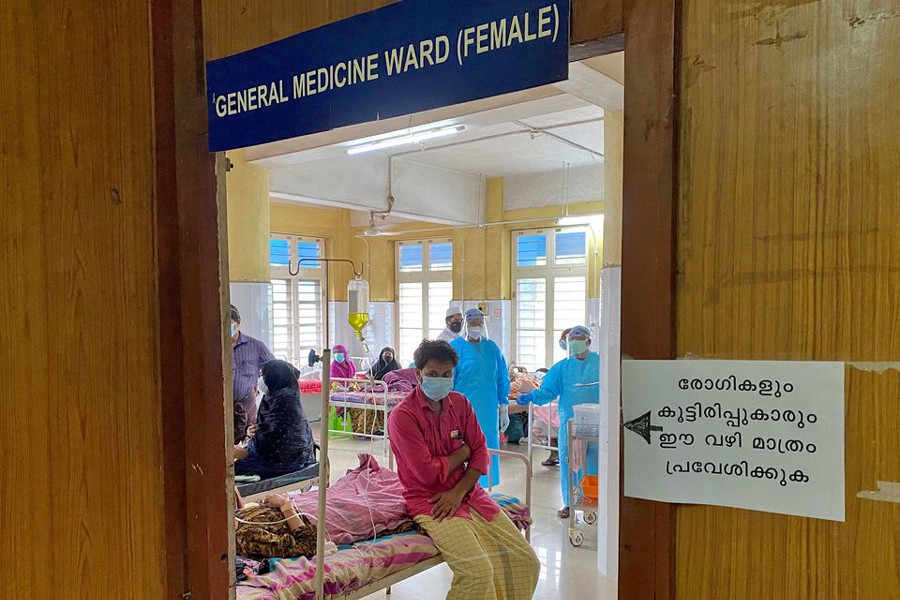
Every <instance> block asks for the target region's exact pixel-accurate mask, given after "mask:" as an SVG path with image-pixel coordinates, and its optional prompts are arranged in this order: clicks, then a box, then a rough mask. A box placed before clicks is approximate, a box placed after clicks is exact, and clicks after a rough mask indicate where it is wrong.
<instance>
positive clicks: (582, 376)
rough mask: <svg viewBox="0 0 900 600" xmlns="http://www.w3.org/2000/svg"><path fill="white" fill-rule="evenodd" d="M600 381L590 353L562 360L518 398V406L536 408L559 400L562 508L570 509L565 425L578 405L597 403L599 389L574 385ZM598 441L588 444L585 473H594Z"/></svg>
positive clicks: (596, 360)
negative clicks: (582, 358) (529, 403)
mask: <svg viewBox="0 0 900 600" xmlns="http://www.w3.org/2000/svg"><path fill="white" fill-rule="evenodd" d="M598 381H600V355H599V354H597V353H595V352H591V353H590V354H588V355H587V356H586V357H585V358H584V360H578V358H576V357H575V356H570V357H569V358H566V359H563V360H561V361H559V362H558V363H556V364H555V365H553V366H552V367H550V370H549V371H547V374H546V375H544V379H542V380H541V388H540V389H538V390H534V391H533V392H529V393H528V394H525V395H524V396H522V397H521V398H520V399H519V403H520V404H527V402H531V403H533V404H536V405H538V406H542V405H545V404H549V403H550V402H552V401H553V400H554V399H555V398H557V397H559V435H558V437H557V443H558V445H559V485H560V489H561V491H562V499H563V505H564V506H569V500H570V498H569V488H568V486H567V485H566V469H567V465H568V460H569V434H568V429H567V428H566V423H568V422H569V419H572V418H573V417H574V416H575V410H574V407H575V406H576V405H578V404H599V403H600V386H598V385H592V386H589V387H575V384H576V383H582V384H583V383H596V382H598ZM598 450H599V448H598V442H589V443H588V445H587V458H586V460H585V462H586V466H587V472H588V473H589V474H591V475H596V474H597V466H598V455H597V453H598ZM582 475H583V474H582V472H581V471H578V472H577V473H574V474H573V479H574V481H573V484H574V485H578V484H579V483H580V482H581V477H582Z"/></svg>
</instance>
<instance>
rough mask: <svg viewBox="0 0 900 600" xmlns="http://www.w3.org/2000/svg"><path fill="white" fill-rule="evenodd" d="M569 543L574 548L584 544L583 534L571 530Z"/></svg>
mask: <svg viewBox="0 0 900 600" xmlns="http://www.w3.org/2000/svg"><path fill="white" fill-rule="evenodd" d="M569 543H570V544H572V545H573V546H575V547H576V548H577V547H578V546H580V545H581V544H583V543H584V534H583V533H581V532H580V531H578V530H573V531H570V532H569Z"/></svg>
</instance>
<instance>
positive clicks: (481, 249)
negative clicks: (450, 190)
mask: <svg viewBox="0 0 900 600" xmlns="http://www.w3.org/2000/svg"><path fill="white" fill-rule="evenodd" d="M485 191H486V196H485V199H486V203H485V220H486V221H487V223H488V224H487V225H486V226H485V227H469V228H453V227H450V226H447V227H441V226H435V225H434V224H433V223H415V222H411V223H404V224H402V225H394V226H392V227H391V228H390V229H391V230H392V231H395V232H396V231H402V232H404V233H402V234H401V235H395V236H389V237H388V236H385V237H369V238H362V237H360V234H361V233H362V231H363V229H362V228H356V229H354V228H353V227H351V225H350V211H349V210H344V209H336V208H322V207H313V206H308V205H302V204H296V203H283V202H272V203H271V205H270V225H271V231H272V232H273V233H284V234H292V235H307V236H316V237H322V238H324V239H325V241H326V253H327V256H328V257H330V258H334V257H341V258H345V257H346V258H351V259H352V260H354V261H355V262H356V263H357V265H366V268H365V271H366V274H365V278H366V279H367V280H368V282H369V294H370V300H372V301H373V302H394V301H395V300H396V295H397V292H396V290H397V285H396V275H395V273H396V256H397V252H396V243H397V242H399V241H403V240H417V239H439V238H451V239H452V240H453V253H454V254H453V296H454V298H456V299H462V300H509V299H511V298H512V294H511V292H512V290H511V285H510V277H511V263H512V232H513V231H516V230H521V229H539V228H548V227H554V226H556V219H557V218H558V217H561V216H563V214H564V209H563V207H561V206H550V207H541V208H530V209H522V210H512V211H504V210H503V180H502V178H495V179H489V180H488V181H487V185H486V190H485ZM602 212H603V203H602V202H585V203H578V204H572V205H570V206H569V214H570V215H594V214H600V213H602ZM508 221H525V222H523V223H513V224H504V223H507V222H508ZM492 222H493V223H500V224H498V225H490V223H492ZM602 238H603V232H601V231H598V232H595V234H594V236H593V239H590V240H589V245H590V246H589V261H588V267H589V269H588V271H589V276H588V296H589V297H591V298H596V297H598V296H599V294H600V277H599V273H600V263H601V256H602V254H603V243H602ZM263 252H264V253H265V256H266V268H268V259H267V257H268V246H266V248H265V249H264V250H263ZM331 275H332V279H331V290H332V295H331V296H330V298H331V299H332V300H345V299H346V295H347V293H346V284H347V281H349V279H350V278H351V277H352V273H351V271H350V269H349V267H345V266H343V265H337V266H334V267H332V271H331Z"/></svg>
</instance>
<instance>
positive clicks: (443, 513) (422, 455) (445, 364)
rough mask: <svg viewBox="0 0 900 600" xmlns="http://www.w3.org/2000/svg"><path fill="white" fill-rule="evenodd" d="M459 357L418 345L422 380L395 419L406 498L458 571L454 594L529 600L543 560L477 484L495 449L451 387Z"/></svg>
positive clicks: (444, 348) (442, 347)
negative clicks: (486, 442)
mask: <svg viewBox="0 0 900 600" xmlns="http://www.w3.org/2000/svg"><path fill="white" fill-rule="evenodd" d="M458 362H459V358H458V357H457V355H456V352H455V351H454V350H453V349H452V348H451V347H450V346H449V345H448V344H447V343H446V342H442V341H437V342H429V341H426V342H422V344H421V345H420V346H419V348H418V349H417V350H416V352H415V364H416V374H417V378H418V380H419V387H417V388H416V389H415V390H413V391H412V392H411V393H410V395H409V396H407V397H406V399H405V400H403V402H401V403H400V404H399V405H398V406H397V408H395V409H394V411H393V412H392V413H391V416H390V419H389V420H388V433H389V436H390V439H391V446H392V448H393V450H394V453H395V455H396V458H397V474H398V475H399V476H400V482H401V483H402V484H403V488H404V493H403V497H404V499H405V500H406V505H407V509H408V510H409V514H410V516H412V517H413V519H414V520H415V522H416V523H418V524H419V525H420V526H421V527H422V528H423V529H425V531H426V532H427V533H428V535H429V537H431V539H432V540H433V541H434V544H435V546H437V548H438V549H439V550H440V551H441V554H442V555H443V557H444V559H445V560H446V561H447V564H448V565H449V566H450V568H451V570H452V571H453V584H452V586H451V588H450V592H449V593H448V594H447V599H448V600H462V599H471V598H479V599H483V600H528V599H530V598H531V597H532V595H533V594H534V590H535V587H536V585H537V580H538V576H539V574H540V568H541V567H540V562H539V561H538V559H537V556H535V554H534V551H533V550H532V548H531V546H530V545H529V544H528V542H527V541H525V539H524V538H523V537H522V535H521V534H520V533H519V531H518V530H517V529H516V527H515V526H514V525H513V524H512V521H510V520H509V518H508V517H507V516H506V515H505V514H504V513H503V512H502V511H501V510H500V507H499V506H497V504H496V503H495V502H494V501H493V500H491V499H490V497H488V495H487V493H486V492H485V491H484V489H482V488H481V486H479V485H478V478H479V477H480V476H481V475H483V474H486V473H487V467H488V462H489V456H488V452H487V446H486V444H485V439H484V434H483V433H482V432H481V428H480V427H479V425H478V421H477V420H476V417H475V412H474V411H473V410H472V407H471V406H470V404H469V402H468V400H466V397H465V396H463V395H462V394H458V393H456V392H453V391H451V389H452V386H453V368H454V367H455V366H456V365H457V363H458Z"/></svg>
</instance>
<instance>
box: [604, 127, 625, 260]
mask: <svg viewBox="0 0 900 600" xmlns="http://www.w3.org/2000/svg"><path fill="white" fill-rule="evenodd" d="M624 145H625V113H623V112H621V111H619V112H610V111H605V112H604V113H603V149H604V152H603V204H604V206H603V216H604V219H603V255H602V256H603V261H602V262H603V266H604V267H611V266H617V265H621V264H622V192H623V189H622V180H623V176H624V171H623V167H624V158H625V152H624V150H625V148H624Z"/></svg>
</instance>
